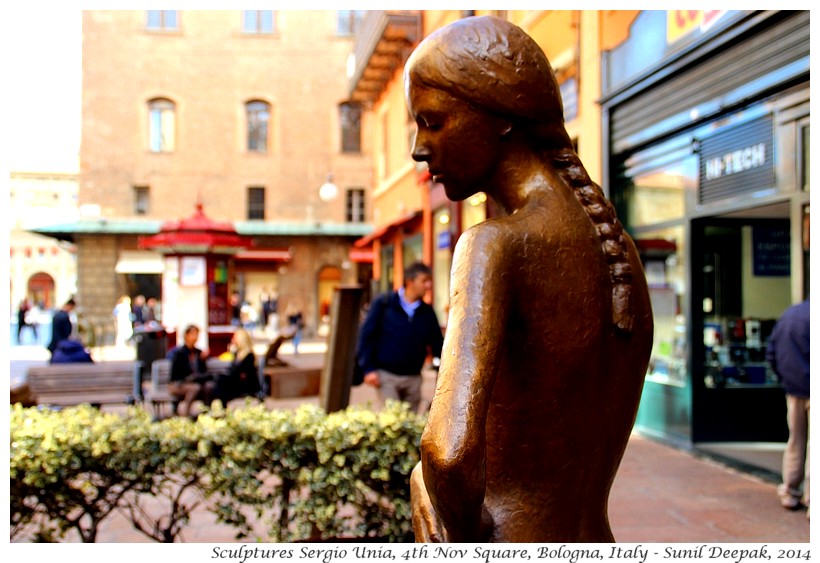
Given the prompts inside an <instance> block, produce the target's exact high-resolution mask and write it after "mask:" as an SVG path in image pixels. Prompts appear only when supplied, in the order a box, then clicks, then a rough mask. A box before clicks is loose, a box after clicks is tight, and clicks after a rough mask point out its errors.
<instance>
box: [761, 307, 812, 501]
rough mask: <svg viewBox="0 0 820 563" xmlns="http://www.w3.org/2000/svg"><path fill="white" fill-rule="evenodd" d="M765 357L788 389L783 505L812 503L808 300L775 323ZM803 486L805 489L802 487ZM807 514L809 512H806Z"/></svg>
mask: <svg viewBox="0 0 820 563" xmlns="http://www.w3.org/2000/svg"><path fill="white" fill-rule="evenodd" d="M766 359H767V360H768V361H769V363H770V364H771V366H772V369H773V370H774V372H775V374H776V375H777V378H778V379H779V380H780V382H781V383H782V385H783V388H784V390H785V391H786V417H787V422H788V425H789V441H788V442H787V443H786V449H785V451H784V452H783V483H782V484H781V485H779V486H778V488H777V495H778V497H780V504H781V505H783V508H786V509H789V510H795V509H797V508H800V507H801V506H802V505H805V506H809V300H808V299H806V300H805V301H803V302H802V303H798V304H796V305H792V306H791V307H789V308H788V309H786V311H785V312H784V313H783V315H782V316H781V317H780V320H778V321H777V324H775V326H774V329H773V330H772V334H771V336H770V337H769V343H768V345H767V347H766ZM801 486H802V490H801ZM807 516H808V515H807Z"/></svg>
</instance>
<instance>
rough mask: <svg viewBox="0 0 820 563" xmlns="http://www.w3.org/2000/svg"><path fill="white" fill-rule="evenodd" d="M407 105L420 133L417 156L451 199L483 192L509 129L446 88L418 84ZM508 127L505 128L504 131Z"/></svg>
mask: <svg viewBox="0 0 820 563" xmlns="http://www.w3.org/2000/svg"><path fill="white" fill-rule="evenodd" d="M407 103H408V107H409V109H410V113H411V114H412V115H413V118H414V119H415V121H416V125H417V128H418V129H417V131H416V138H415V142H414V143H413V150H412V156H413V159H414V160H416V161H418V162H426V163H427V166H428V168H429V169H430V174H431V175H432V176H433V181H434V182H440V183H442V184H444V191H445V193H446V194H447V197H448V198H449V199H451V200H453V201H461V200H463V199H466V198H468V197H470V196H471V195H473V194H475V193H476V192H479V191H486V182H487V181H488V180H489V179H490V177H491V176H492V175H493V173H494V171H495V168H496V166H497V163H498V157H499V145H500V139H501V137H502V135H503V134H504V132H505V131H506V130H508V129H509V126H508V125H507V124H506V122H504V121H503V120H501V119H499V118H497V117H494V116H491V115H489V114H488V113H486V112H484V111H481V110H479V109H476V108H475V107H473V106H472V105H470V104H468V103H467V102H465V101H463V100H460V99H458V98H455V97H453V96H451V95H449V94H448V93H446V92H444V91H443V90H438V89H434V88H428V87H424V86H419V85H416V84H413V83H412V81H411V83H410V84H409V85H408V87H407ZM505 127H506V129H505Z"/></svg>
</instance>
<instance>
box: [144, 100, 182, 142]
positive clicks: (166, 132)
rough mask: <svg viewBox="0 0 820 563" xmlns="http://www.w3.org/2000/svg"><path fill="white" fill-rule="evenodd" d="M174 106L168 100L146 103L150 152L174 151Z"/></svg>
mask: <svg viewBox="0 0 820 563" xmlns="http://www.w3.org/2000/svg"><path fill="white" fill-rule="evenodd" d="M175 114H176V105H175V104H174V102H172V101H170V100H162V99H158V100H151V101H150V102H148V142H149V146H150V149H151V152H171V151H173V150H174V137H175V135H176V132H175V121H176V118H175Z"/></svg>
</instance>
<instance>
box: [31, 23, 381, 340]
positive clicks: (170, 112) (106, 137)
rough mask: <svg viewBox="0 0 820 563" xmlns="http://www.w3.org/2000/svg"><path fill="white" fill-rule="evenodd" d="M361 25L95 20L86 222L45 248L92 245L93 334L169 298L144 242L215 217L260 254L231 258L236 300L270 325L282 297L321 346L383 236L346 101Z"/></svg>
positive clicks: (89, 300)
mask: <svg viewBox="0 0 820 563" xmlns="http://www.w3.org/2000/svg"><path fill="white" fill-rule="evenodd" d="M359 17H360V16H359V14H358V13H357V12H353V11H330V10H328V11H270V10H255V11H254V10H250V11H248V10H245V11H243V10H230V11H228V10H220V11H176V10H148V11H85V12H84V13H83V52H82V66H83V94H82V141H81V150H80V174H79V194H78V204H79V210H80V218H79V219H78V220H73V221H65V222H62V223H55V224H52V225H49V226H46V227H43V228H42V229H40V230H39V231H38V232H40V233H43V234H48V235H50V236H53V237H55V238H58V239H63V240H66V241H70V242H72V243H74V244H75V245H76V248H77V262H78V264H77V267H78V283H77V286H78V287H77V298H78V301H79V303H80V305H81V306H82V307H83V309H84V311H85V314H86V315H87V317H88V318H89V320H91V321H92V322H96V323H98V324H101V325H105V326H108V325H109V324H110V323H111V311H112V309H113V307H114V304H115V303H116V301H117V299H118V298H119V297H120V295H123V294H128V295H132V296H133V295H137V294H143V295H146V296H149V297H150V296H154V297H158V298H161V297H162V295H161V282H160V279H161V273H162V272H163V271H164V269H165V268H167V265H166V262H167V260H166V259H165V258H164V257H163V256H161V255H160V254H159V253H157V252H155V251H152V250H149V249H145V248H144V247H141V246H140V238H141V237H146V236H150V235H153V234H156V233H157V232H159V230H160V228H161V226H162V225H163V224H164V223H165V222H166V221H169V220H180V219H184V218H186V217H190V216H192V215H193V214H194V212H195V207H196V206H197V205H198V204H200V203H201V205H202V208H203V210H204V213H205V215H206V216H207V217H209V218H210V219H212V220H214V221H217V222H230V223H232V224H233V225H234V227H235V228H236V231H237V232H238V234H240V235H242V236H245V237H248V238H249V239H250V240H251V241H252V247H251V248H250V249H237V252H236V253H228V254H226V255H225V256H224V257H225V261H224V264H223V272H222V273H221V274H220V276H221V277H222V279H221V280H220V281H221V282H222V283H224V284H225V287H223V288H222V289H221V290H220V291H221V293H225V292H229V293H233V292H238V293H239V294H240V296H241V298H242V299H243V300H244V301H247V302H248V303H249V304H250V305H251V306H252V307H253V308H254V309H255V310H257V311H259V310H261V305H262V303H261V300H262V299H264V296H266V295H274V294H275V295H278V299H279V307H280V309H282V310H284V308H286V307H287V306H288V305H295V306H296V307H298V308H299V309H301V311H302V312H303V314H304V316H305V319H306V322H307V327H308V331H309V333H310V332H313V331H316V330H317V329H318V328H319V326H320V324H321V322H322V319H323V316H324V314H325V313H326V312H327V309H328V306H329V302H330V299H331V295H332V288H333V287H334V286H335V285H338V284H340V283H357V282H360V281H366V280H367V279H369V277H370V265H369V263H368V260H369V255H368V254H367V253H366V252H361V251H359V252H354V253H352V254H351V246H352V242H353V241H354V240H356V239H357V238H359V237H361V236H363V235H366V234H367V233H369V232H370V230H371V228H372V227H371V226H370V224H369V223H367V222H366V214H365V213H366V199H367V197H368V196H367V194H368V192H369V190H370V188H371V175H372V172H371V164H370V159H369V156H368V147H367V145H366V143H365V142H364V139H362V136H361V111H360V109H359V106H358V105H357V104H353V103H348V102H349V100H348V96H347V91H346V84H347V77H346V61H347V56H348V54H349V52H350V50H351V48H352V44H353V32H354V30H355V26H356V24H357V22H358V18H359ZM325 184H331V185H332V186H335V188H336V190H335V193H334V190H333V188H331V187H327V186H325V187H324V188H323V191H322V196H321V197H320V186H324V185H325ZM225 274H226V275H225ZM215 303H216V304H215ZM214 306H216V307H222V301H221V300H220V301H219V302H213V301H211V302H209V304H208V307H209V308H211V309H213V307H214ZM225 307H227V305H225ZM194 318H196V317H194ZM182 322H184V321H183V320H182V319H181V318H180V319H179V320H178V323H179V324H181V323H182ZM171 328H173V327H171Z"/></svg>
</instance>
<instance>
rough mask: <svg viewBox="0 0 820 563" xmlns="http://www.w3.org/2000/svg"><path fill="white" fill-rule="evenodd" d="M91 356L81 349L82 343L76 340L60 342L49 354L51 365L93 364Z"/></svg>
mask: <svg viewBox="0 0 820 563" xmlns="http://www.w3.org/2000/svg"><path fill="white" fill-rule="evenodd" d="M93 361H94V360H92V359H91V355H90V354H89V353H88V352H87V351H86V349H85V348H84V347H83V344H82V342H78V341H76V340H62V341H60V343H59V344H57V348H55V349H54V352H53V353H52V354H51V362H50V363H52V364H74V363H81V362H93Z"/></svg>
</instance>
